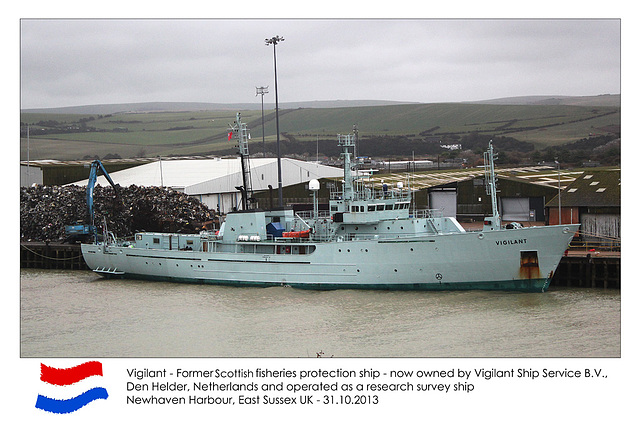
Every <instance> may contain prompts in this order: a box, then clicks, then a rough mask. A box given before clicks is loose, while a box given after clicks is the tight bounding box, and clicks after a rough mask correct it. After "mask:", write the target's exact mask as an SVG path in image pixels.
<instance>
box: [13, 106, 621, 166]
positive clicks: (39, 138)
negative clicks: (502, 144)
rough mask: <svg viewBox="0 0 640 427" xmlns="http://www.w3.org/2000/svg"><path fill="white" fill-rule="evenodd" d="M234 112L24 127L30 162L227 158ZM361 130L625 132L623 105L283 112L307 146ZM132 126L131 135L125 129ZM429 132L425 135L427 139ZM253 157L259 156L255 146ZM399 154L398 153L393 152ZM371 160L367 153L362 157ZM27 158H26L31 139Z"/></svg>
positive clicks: (545, 134)
mask: <svg viewBox="0 0 640 427" xmlns="http://www.w3.org/2000/svg"><path fill="white" fill-rule="evenodd" d="M242 118H243V121H244V122H246V123H248V127H249V129H250V131H251V135H252V143H253V144H257V143H261V142H262V126H261V112H260V111H259V110H251V111H243V112H242ZM234 119H235V112H233V111H181V112H154V113H118V114H111V115H104V116H98V115H95V116H89V115H72V114H35V113H29V114H27V113H23V114H22V115H21V122H22V123H29V125H30V127H31V137H30V144H29V145H30V150H29V154H30V158H31V159H33V160H35V159H60V160H74V159H82V158H83V157H85V156H95V155H97V156H100V157H104V156H105V155H107V154H117V155H119V156H121V157H123V158H124V157H134V156H158V155H162V156H169V155H190V154H216V153H221V154H227V153H231V152H233V147H234V143H233V141H228V140H227V128H228V125H229V123H232V122H233V120H234ZM46 121H56V122H58V123H66V124H68V125H73V124H78V123H80V122H82V123H84V124H85V125H86V126H87V128H88V129H95V131H83V132H77V133H48V134H46V135H37V133H38V129H40V128H44V126H38V125H37V123H41V122H46ZM354 124H357V125H358V128H359V132H360V137H361V138H367V137H369V136H379V135H387V136H398V135H405V136H408V137H409V138H414V139H420V138H423V137H425V136H426V135H430V136H433V137H436V138H438V137H441V136H445V135H447V134H449V135H450V134H456V135H465V134H469V133H471V132H478V133H483V134H487V135H501V136H510V137H514V138H516V139H519V140H522V141H526V142H532V143H533V144H534V145H535V146H536V148H544V147H548V146H552V145H560V144H564V143H568V142H574V141H576V140H578V139H581V138H586V137H588V136H589V135H591V134H595V135H597V134H601V133H604V132H606V130H607V129H618V130H619V127H620V108H619V107H593V106H590V107H583V106H569V105H481V104H457V103H456V104H406V105H391V106H379V107H345V108H300V109H294V110H281V111H280V131H281V133H286V134H289V135H291V136H294V137H295V138H297V139H298V140H300V141H315V140H316V138H324V139H331V138H335V136H336V134H338V133H343V134H344V133H349V132H350V131H351V130H352V128H353V125H354ZM125 128H126V131H125ZM265 134H266V135H265V138H266V140H267V141H274V140H275V115H274V113H273V111H272V110H270V111H265ZM421 134H422V135H421ZM251 151H252V152H257V151H260V148H259V146H257V145H254V147H253V148H251ZM389 152H390V153H393V147H389ZM363 154H366V153H363ZM20 156H21V159H22V160H25V159H26V157H27V153H26V138H24V137H23V138H21V151H20Z"/></svg>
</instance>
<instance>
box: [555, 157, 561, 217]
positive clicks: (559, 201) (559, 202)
mask: <svg viewBox="0 0 640 427" xmlns="http://www.w3.org/2000/svg"><path fill="white" fill-rule="evenodd" d="M556 164H557V165H558V225H560V224H562V199H561V198H560V194H561V190H560V162H559V161H558V158H557V157H556Z"/></svg>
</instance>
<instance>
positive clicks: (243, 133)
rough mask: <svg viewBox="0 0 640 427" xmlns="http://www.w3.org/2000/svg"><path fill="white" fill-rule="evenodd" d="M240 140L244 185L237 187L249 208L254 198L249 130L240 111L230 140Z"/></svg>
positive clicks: (230, 127) (243, 206) (231, 127)
mask: <svg viewBox="0 0 640 427" xmlns="http://www.w3.org/2000/svg"><path fill="white" fill-rule="evenodd" d="M234 136H235V138H236V139H237V140H238V154H240V163H241V165H242V187H236V189H237V190H239V191H240V193H241V194H242V209H243V210H247V209H248V208H249V202H250V200H253V190H252V188H251V171H250V167H249V131H248V130H247V125H246V123H242V121H241V120H240V113H237V114H236V121H235V122H234V123H233V124H232V125H229V140H231V138H233V137H234Z"/></svg>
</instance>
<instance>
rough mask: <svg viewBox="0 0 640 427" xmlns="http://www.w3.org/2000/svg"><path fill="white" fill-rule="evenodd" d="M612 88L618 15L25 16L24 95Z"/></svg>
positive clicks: (394, 95) (448, 98) (217, 96)
mask: <svg viewBox="0 0 640 427" xmlns="http://www.w3.org/2000/svg"><path fill="white" fill-rule="evenodd" d="M275 35H280V36H282V37H284V38H285V40H284V41H283V42H281V43H280V44H278V46H277V66H278V95H279V100H280V102H291V101H314V100H335V99H349V100H356V99H377V100H393V101H408V102H427V103H429V102H457V101H476V100H484V99H493V98H501V97H508V96H525V95H575V96H581V95H599V94H604V93H620V21H619V20H617V19H610V20H594V19H591V20H428V19H416V20H400V19H398V20H353V19H343V20H336V19H332V20H318V19H307V20H232V19H220V20H77V19H76V20H33V19H25V20H22V21H21V28H20V36H21V39H20V43H21V46H20V62H21V64H20V65H21V71H20V76H21V81H20V84H21V108H44V107H64V106H74V105H91V104H109V103H126V102H155V101H184V102H223V103H237V102H259V98H256V96H255V88H256V86H269V90H270V92H271V93H269V94H268V95H266V96H265V102H273V101H274V98H273V87H274V70H273V47H272V46H266V45H265V38H271V37H273V36H275Z"/></svg>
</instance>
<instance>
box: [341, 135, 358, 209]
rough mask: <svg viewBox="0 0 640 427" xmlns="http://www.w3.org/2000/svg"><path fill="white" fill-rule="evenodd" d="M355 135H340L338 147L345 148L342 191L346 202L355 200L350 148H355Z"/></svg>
mask: <svg viewBox="0 0 640 427" xmlns="http://www.w3.org/2000/svg"><path fill="white" fill-rule="evenodd" d="M354 136H355V135H353V134H349V135H338V145H339V146H342V147H344V152H343V153H342V154H341V156H342V157H343V158H344V185H343V189H342V193H343V194H342V197H343V198H344V200H345V201H347V200H353V199H354V193H353V177H352V175H351V153H350V152H349V148H351V147H353V148H355V140H354V139H355V138H354Z"/></svg>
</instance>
